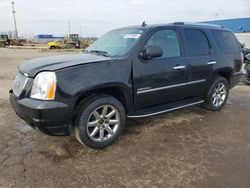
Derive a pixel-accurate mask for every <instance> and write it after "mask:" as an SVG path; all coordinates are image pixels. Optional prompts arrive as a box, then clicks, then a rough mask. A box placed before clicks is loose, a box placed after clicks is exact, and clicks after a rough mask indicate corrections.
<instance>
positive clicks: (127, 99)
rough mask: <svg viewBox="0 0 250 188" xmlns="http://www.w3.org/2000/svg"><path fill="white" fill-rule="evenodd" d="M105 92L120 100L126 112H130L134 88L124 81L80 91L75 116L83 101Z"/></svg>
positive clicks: (75, 106) (77, 96)
mask: <svg viewBox="0 0 250 188" xmlns="http://www.w3.org/2000/svg"><path fill="white" fill-rule="evenodd" d="M103 94H104V95H110V96H112V97H114V98H116V99H117V100H119V101H120V102H121V103H122V104H123V106H124V108H125V111H126V113H129V111H130V109H131V105H132V100H131V99H132V97H133V96H132V89H131V88H130V87H129V86H127V85H126V84H123V83H110V84H106V85H101V86H95V87H93V88H90V89H88V90H85V91H80V92H78V93H77V95H76V102H75V105H74V116H75V114H76V113H77V111H78V108H79V106H80V105H81V104H82V103H84V102H85V101H87V100H88V99H89V98H91V97H94V96H97V95H103Z"/></svg>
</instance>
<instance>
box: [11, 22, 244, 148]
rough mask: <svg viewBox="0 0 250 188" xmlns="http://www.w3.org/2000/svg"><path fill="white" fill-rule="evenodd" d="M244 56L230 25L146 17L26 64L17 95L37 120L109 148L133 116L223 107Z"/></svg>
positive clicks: (27, 115) (20, 108)
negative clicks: (155, 21)
mask: <svg viewBox="0 0 250 188" xmlns="http://www.w3.org/2000/svg"><path fill="white" fill-rule="evenodd" d="M242 58H243V56H242V54H241V48H240V45H239V43H238V41H237V39H236V38H235V36H234V34H233V33H232V32H231V31H229V30H226V29H224V28H221V27H218V26H212V25H203V24H186V23H180V22H179V23H173V24H167V25H146V24H143V25H142V26H135V27H127V28H122V29H118V30H114V31H111V32H108V33H107V34H105V35H104V36H103V37H101V38H100V39H99V40H98V41H96V42H95V43H94V44H93V45H91V46H90V47H89V48H87V49H86V50H84V51H83V52H81V53H79V54H73V55H61V56H55V57H46V58H38V59H34V60H30V61H27V62H25V63H23V64H21V65H20V66H19V68H18V73H17V76H16V79H15V82H14V88H13V90H10V101H11V104H12V107H13V108H14V110H15V111H16V113H17V114H18V116H20V117H21V118H22V119H24V120H25V121H26V122H27V123H28V124H29V125H31V126H32V127H34V128H36V129H38V130H40V131H42V132H44V133H46V134H49V135H69V134H70V133H72V135H74V136H75V137H76V139H77V140H79V141H80V142H81V143H82V144H85V145H87V146H89V147H92V148H103V147H106V146H108V145H110V144H112V143H113V142H114V141H115V140H116V139H117V138H118V137H119V135H120V134H121V133H122V131H123V129H124V126H125V123H126V118H139V117H147V116H152V115H157V114H160V113H164V112H168V111H171V110H176V109H180V108H184V107H188V106H192V105H197V104H202V105H203V106H204V107H206V108H207V109H209V110H213V111H217V110H220V109H221V108H222V107H223V106H224V105H225V103H226V101H227V97H228V93H229V89H230V88H232V87H233V86H235V84H236V83H237V82H238V81H239V80H240V77H241V68H242Z"/></svg>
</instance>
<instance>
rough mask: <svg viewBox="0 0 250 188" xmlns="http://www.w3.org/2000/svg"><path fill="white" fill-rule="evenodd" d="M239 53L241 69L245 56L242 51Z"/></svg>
mask: <svg viewBox="0 0 250 188" xmlns="http://www.w3.org/2000/svg"><path fill="white" fill-rule="evenodd" d="M240 55H241V65H240V68H241V69H242V67H243V64H244V59H245V57H244V54H243V53H242V52H241V53H240Z"/></svg>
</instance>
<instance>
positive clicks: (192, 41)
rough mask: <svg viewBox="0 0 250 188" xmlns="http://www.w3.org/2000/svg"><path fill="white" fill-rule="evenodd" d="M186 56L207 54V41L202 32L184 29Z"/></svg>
mask: <svg viewBox="0 0 250 188" xmlns="http://www.w3.org/2000/svg"><path fill="white" fill-rule="evenodd" d="M185 38H186V42H187V44H186V46H187V56H189V57H192V56H204V55H207V54H209V43H208V39H207V37H206V35H205V33H204V32H203V31H200V30H197V29H185Z"/></svg>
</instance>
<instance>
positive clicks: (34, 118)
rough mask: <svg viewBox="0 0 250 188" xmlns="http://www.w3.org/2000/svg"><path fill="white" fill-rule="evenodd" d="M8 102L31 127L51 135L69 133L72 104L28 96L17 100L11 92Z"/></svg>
mask: <svg viewBox="0 0 250 188" xmlns="http://www.w3.org/2000/svg"><path fill="white" fill-rule="evenodd" d="M10 103H11V106H12V108H13V109H14V110H15V112H16V114H17V115H18V116H19V117H20V118H22V119H23V120H24V121H26V122H27V123H28V124H29V125H30V126H31V127H33V128H35V129H38V130H40V131H41V132H43V133H45V134H48V135H52V136H62V135H68V134H69V128H70V124H71V118H72V110H73V108H72V106H73V105H70V104H65V103H62V102H56V101H41V100H34V99H30V98H24V99H20V100H18V99H17V98H16V97H15V96H14V94H12V93H11V94H10Z"/></svg>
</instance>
